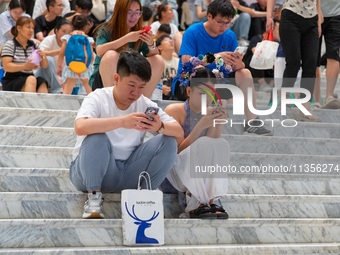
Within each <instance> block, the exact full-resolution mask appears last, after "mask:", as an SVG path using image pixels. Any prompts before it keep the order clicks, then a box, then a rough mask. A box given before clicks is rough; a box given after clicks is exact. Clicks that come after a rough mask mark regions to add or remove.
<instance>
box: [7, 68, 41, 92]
mask: <svg viewBox="0 0 340 255" xmlns="http://www.w3.org/2000/svg"><path fill="white" fill-rule="evenodd" d="M29 76H34V75H33V74H26V73H22V72H17V73H6V75H5V76H4V77H3V78H2V89H3V90H5V91H21V90H22V88H23V87H24V86H25V83H26V80H27V78H28V77H29ZM35 78H36V79H37V87H36V90H38V88H39V87H40V85H41V84H43V83H44V82H45V83H46V85H47V82H46V80H45V79H44V78H42V77H35Z"/></svg>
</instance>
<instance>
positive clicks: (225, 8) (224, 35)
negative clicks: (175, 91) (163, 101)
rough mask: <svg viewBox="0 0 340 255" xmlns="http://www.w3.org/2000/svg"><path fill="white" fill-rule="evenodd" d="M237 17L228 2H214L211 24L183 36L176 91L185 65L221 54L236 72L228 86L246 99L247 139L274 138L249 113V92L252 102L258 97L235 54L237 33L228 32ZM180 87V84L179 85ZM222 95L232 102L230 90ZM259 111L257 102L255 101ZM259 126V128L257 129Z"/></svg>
mask: <svg viewBox="0 0 340 255" xmlns="http://www.w3.org/2000/svg"><path fill="white" fill-rule="evenodd" d="M234 16H235V9H234V7H233V6H232V4H231V3H230V2H229V1H226V0H215V1H213V2H212V3H211V4H210V5H209V6H208V10H207V18H208V21H206V22H200V23H196V24H193V25H191V26H190V27H189V28H188V29H187V30H186V32H185V33H184V35H183V41H182V46H181V49H180V51H179V57H180V61H179V64H178V73H177V76H176V77H175V79H174V82H173V87H175V88H176V87H178V86H179V78H180V75H181V73H182V63H186V62H188V61H189V60H190V58H191V57H193V56H194V57H197V56H198V55H200V54H202V55H206V54H207V53H209V52H210V53H213V54H214V55H215V56H216V55H217V54H219V55H220V56H221V57H222V59H223V61H224V63H225V64H227V65H229V66H231V67H232V70H233V71H234V72H232V73H230V74H229V76H228V78H235V79H230V80H229V81H228V83H229V84H230V83H234V84H235V85H236V86H238V87H239V88H240V89H241V90H242V92H243V95H244V103H245V105H244V107H245V115H246V123H247V122H248V121H250V120H253V121H251V122H250V124H251V126H249V125H248V124H246V126H245V132H244V134H245V135H265V136H268V135H273V134H272V132H271V131H270V130H267V129H266V128H265V127H263V126H262V125H261V124H262V122H261V121H260V120H256V118H257V116H256V115H255V114H253V113H252V112H250V110H249V108H248V104H247V102H248V96H247V94H248V93H247V90H248V88H252V90H253V98H254V95H255V90H254V84H253V77H252V76H251V73H250V71H249V70H248V69H245V65H244V63H243V62H242V58H243V54H241V53H239V52H234V51H235V49H236V48H237V39H236V36H235V33H234V32H233V31H231V30H230V29H228V28H229V27H230V26H231V25H232V24H231V20H232V19H233V17H234ZM202 65H204V66H205V67H206V68H209V69H211V70H213V69H215V68H216V64H215V63H212V64H209V63H203V62H202ZM176 83H177V84H176ZM218 93H219V95H220V96H221V97H222V98H224V99H230V98H232V95H231V93H230V92H229V90H226V89H222V90H220V91H219V90H218ZM253 102H254V107H255V108H256V101H255V100H253ZM254 126H257V127H254Z"/></svg>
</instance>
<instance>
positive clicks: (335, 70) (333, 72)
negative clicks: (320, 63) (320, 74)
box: [326, 58, 339, 99]
mask: <svg viewBox="0 0 340 255" xmlns="http://www.w3.org/2000/svg"><path fill="white" fill-rule="evenodd" d="M338 75H339V62H338V61H336V60H334V59H329V58H327V69H326V78H327V89H326V99H327V98H328V97H330V96H333V93H334V89H335V85H336V81H337V79H338Z"/></svg>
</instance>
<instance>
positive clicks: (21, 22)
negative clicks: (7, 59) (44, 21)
mask: <svg viewBox="0 0 340 255" xmlns="http://www.w3.org/2000/svg"><path fill="white" fill-rule="evenodd" d="M29 23H32V24H33V26H35V20H34V19H32V18H30V17H25V16H21V17H20V18H19V19H18V20H17V22H16V24H15V26H13V27H12V28H11V33H12V35H13V36H14V37H17V36H18V27H23V26H24V25H26V24H29Z"/></svg>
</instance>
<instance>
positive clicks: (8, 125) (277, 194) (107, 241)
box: [0, 86, 340, 254]
mask: <svg viewBox="0 0 340 255" xmlns="http://www.w3.org/2000/svg"><path fill="white" fill-rule="evenodd" d="M324 90H325V88H324V86H323V87H322V91H323V92H322V93H324ZM339 94H340V93H339ZM269 97H270V95H269V93H265V92H256V98H257V105H258V109H268V108H269V107H268V106H266V105H267V103H268V101H269ZM83 99H84V97H83V96H65V95H41V94H34V93H32V94H31V93H13V92H0V208H2V210H0V247H1V248H2V249H0V253H1V254H131V253H134V254H144V253H156V254H162V253H164V254H169V253H175V254H193V253H195V254H312V253H319V254H339V253H340V246H339V245H338V244H337V242H339V241H340V240H338V239H339V238H340V237H339V236H340V235H339V234H340V219H339V218H340V216H339V215H340V185H339V184H340V183H339V182H340V178H339V177H338V176H339V173H338V171H340V169H339V170H338V171H337V170H336V168H335V166H337V165H339V168H340V160H339V155H340V152H339V146H338V144H339V139H340V131H339V130H340V110H315V111H314V113H315V114H316V115H317V116H320V117H321V119H322V121H323V123H300V122H299V123H298V126H297V127H295V128H284V127H281V125H280V122H279V121H275V122H274V128H273V129H274V134H275V136H274V137H254V136H241V135H239V134H242V127H241V125H234V127H232V128H230V127H227V126H228V125H226V126H225V127H224V132H223V133H224V135H223V137H224V138H225V139H227V140H228V141H229V143H230V145H231V151H232V154H231V163H232V165H235V166H236V172H234V173H229V174H228V175H227V176H228V184H229V185H228V186H229V191H228V195H226V196H225V197H223V198H222V199H221V201H222V203H223V205H224V207H225V208H226V210H227V212H228V213H229V215H230V219H228V220H211V221H210V220H192V219H173V218H174V217H175V218H177V217H178V215H179V214H180V213H181V212H183V208H181V207H180V206H179V204H178V196H177V195H173V194H165V195H164V207H165V214H166V217H167V218H166V219H165V241H166V245H165V246H162V247H123V246H122V229H121V220H120V219H114V218H120V217H121V215H120V213H121V212H120V195H119V194H104V198H105V202H104V213H105V216H106V219H105V220H82V219H80V217H81V214H82V210H83V205H84V201H85V199H86V194H83V193H80V192H77V191H75V188H74V187H73V185H72V184H71V183H70V181H69V178H68V167H69V164H70V162H71V152H72V149H73V148H71V147H73V145H74V144H75V135H74V131H73V125H74V118H75V116H76V112H77V110H78V109H79V106H80V104H81V102H82V100H83ZM159 103H160V107H161V108H163V109H164V108H165V107H166V106H167V105H168V104H170V103H173V102H171V101H160V102H159ZM232 108H233V107H232V106H231V105H228V106H227V109H228V117H229V119H233V120H234V121H241V120H242V119H243V118H244V116H234V115H233V113H232ZM294 111H296V109H295V108H289V109H287V114H288V115H287V118H291V116H293V115H294ZM261 119H280V120H283V119H284V117H283V116H281V111H280V109H279V108H278V109H277V110H276V111H275V112H274V113H273V114H271V115H270V116H263V117H261ZM269 123H270V122H268V123H267V127H268V128H270V127H269V126H270V125H269ZM270 129H272V128H270ZM147 137H149V135H148V136H147ZM312 163H315V164H334V165H335V166H333V169H332V170H330V165H325V166H326V167H327V168H326V169H323V168H324V167H323V166H322V165H321V168H322V169H320V168H319V170H322V171H319V172H317V171H314V172H311V170H309V171H307V170H306V168H304V169H303V171H302V170H301V171H300V169H299V165H304V164H312ZM268 164H271V165H272V166H277V167H278V166H280V165H283V166H285V167H287V168H290V170H291V171H293V172H291V173H282V172H280V171H279V172H275V173H261V172H263V170H264V168H263V167H264V166H268ZM241 165H242V166H262V169H259V168H257V169H255V168H253V169H250V168H249V169H250V170H252V171H253V172H252V171H248V172H241V171H240V170H241V169H240V166H241ZM294 165H296V168H295V169H296V171H295V172H294ZM309 166H311V165H309ZM249 169H247V170H249ZM261 170H262V171H261ZM275 170H278V169H275ZM284 170H285V169H284ZM323 170H324V171H323ZM254 171H255V172H254ZM225 176H226V175H225V173H223V177H225ZM248 217H249V218H248ZM203 233H204V234H203Z"/></svg>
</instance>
